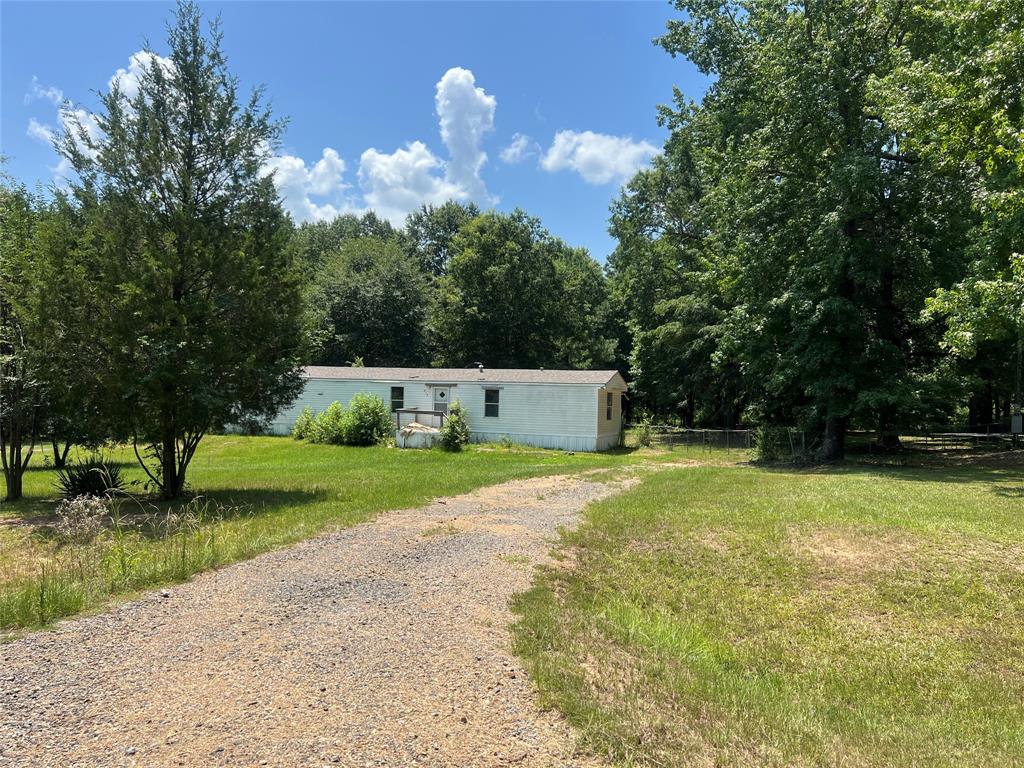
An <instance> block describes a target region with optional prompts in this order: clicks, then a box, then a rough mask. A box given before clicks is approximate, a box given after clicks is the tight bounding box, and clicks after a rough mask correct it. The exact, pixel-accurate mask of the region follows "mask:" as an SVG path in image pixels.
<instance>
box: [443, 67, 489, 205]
mask: <svg viewBox="0 0 1024 768" xmlns="http://www.w3.org/2000/svg"><path fill="white" fill-rule="evenodd" d="M434 103H435V105H436V108H437V116H438V118H439V120H440V127H441V141H443V142H444V144H445V146H446V147H447V148H448V155H449V160H448V162H447V163H446V166H445V175H446V177H447V179H448V181H449V182H451V183H452V184H455V185H457V186H458V187H459V188H460V189H461V190H462V191H463V192H464V193H465V195H466V196H468V197H469V198H471V199H473V200H478V201H486V200H487V199H488V198H487V189H486V187H485V186H484V182H483V179H481V178H480V169H481V168H483V165H484V163H486V162H487V153H486V152H484V151H483V150H482V149H481V148H480V144H481V142H482V141H483V138H484V134H485V133H487V132H489V131H491V130H493V129H494V111H495V109H496V108H497V106H498V102H497V99H495V98H494V97H493V96H491V95H489V94H487V93H486V92H485V91H484V89H483V88H479V87H477V85H476V78H475V77H474V76H473V73H472V72H470V71H469V70H468V69H463V68H462V67H452V68H451V69H449V70H448V71H447V72H445V73H444V75H443V76H442V77H441V79H440V80H439V81H438V82H437V86H436V93H435V96H434Z"/></svg>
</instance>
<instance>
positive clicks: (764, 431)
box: [754, 424, 788, 461]
mask: <svg viewBox="0 0 1024 768" xmlns="http://www.w3.org/2000/svg"><path fill="white" fill-rule="evenodd" d="M787 440H788V435H787V430H785V429H783V428H782V427H771V426H768V425H766V424H761V425H759V426H758V427H757V428H756V429H755V430H754V456H755V458H756V459H757V460H758V461H779V460H780V459H783V458H786V457H787V455H788V454H787V452H786V445H787Z"/></svg>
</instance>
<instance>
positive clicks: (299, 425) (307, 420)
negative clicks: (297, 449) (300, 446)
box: [292, 405, 314, 440]
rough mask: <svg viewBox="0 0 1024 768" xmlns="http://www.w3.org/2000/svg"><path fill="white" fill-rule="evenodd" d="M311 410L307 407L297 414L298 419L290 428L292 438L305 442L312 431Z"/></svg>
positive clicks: (312, 418) (312, 419)
mask: <svg viewBox="0 0 1024 768" xmlns="http://www.w3.org/2000/svg"><path fill="white" fill-rule="evenodd" d="M313 421H314V416H313V409H312V408H310V407H309V406H308V405H307V406H306V407H305V408H303V409H302V411H301V412H300V413H299V417H298V418H297V419H296V420H295V424H294V425H293V426H292V437H294V438H295V439H296V440H305V439H306V438H307V437H309V433H310V432H311V431H312V429H313Z"/></svg>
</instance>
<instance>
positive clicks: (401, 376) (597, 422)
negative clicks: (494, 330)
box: [271, 366, 626, 451]
mask: <svg viewBox="0 0 1024 768" xmlns="http://www.w3.org/2000/svg"><path fill="white" fill-rule="evenodd" d="M305 373H306V379H307V381H306V386H305V389H304V390H303V392H302V394H301V395H300V396H299V398H298V399H297V400H296V401H295V402H294V403H292V405H291V406H289V407H288V408H286V409H285V410H283V411H282V412H281V413H279V414H278V415H277V417H276V418H275V419H274V420H273V421H272V422H271V430H272V431H273V432H275V433H277V434H287V433H288V432H290V431H291V428H292V425H293V424H294V423H295V419H296V418H297V417H298V415H299V413H300V412H301V411H302V409H303V408H306V407H309V408H311V409H312V410H313V412H314V413H320V412H321V411H323V410H324V409H325V408H327V406H329V405H330V404H331V403H333V402H334V401H338V402H339V403H341V404H342V405H343V406H347V405H348V402H349V401H350V400H351V399H352V397H353V396H354V395H355V394H356V393H358V392H369V393H372V394H375V395H378V396H379V397H380V398H381V399H382V400H384V402H385V403H388V404H390V406H391V410H392V412H394V411H395V410H396V409H413V408H414V409H418V410H420V411H435V410H444V411H446V410H447V406H448V403H451V402H454V401H456V400H457V401H459V402H460V403H461V404H462V406H463V408H464V409H465V413H466V419H467V421H468V422H469V428H470V430H471V431H472V440H473V441H474V442H497V441H500V440H501V439H502V438H504V437H507V438H509V439H510V440H512V441H513V442H516V443H522V444H524V445H535V446H539V447H543V448H562V449H564V450H569V451H603V450H606V449H608V448H613V447H615V446H617V445H618V444H619V442H620V440H621V434H622V394H623V392H625V391H626V382H625V381H624V380H623V378H622V376H620V375H619V373H618V372H617V371H548V370H527V369H512V368H505V369H501V368H491V369H488V368H481V369H478V368H335V367H327V366H311V367H308V368H306V369H305ZM410 416H411V415H410V414H402V424H403V425H405V424H406V423H408V421H409V420H410ZM396 425H397V422H396Z"/></svg>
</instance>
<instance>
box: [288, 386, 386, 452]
mask: <svg viewBox="0 0 1024 768" xmlns="http://www.w3.org/2000/svg"><path fill="white" fill-rule="evenodd" d="M307 410H308V409H307ZM307 416H308V418H310V419H311V421H308V422H305V423H304V425H303V428H302V434H303V436H304V437H305V439H307V440H309V442H311V443H325V444H328V445H362V446H366V445H379V444H380V443H383V442H385V441H386V440H387V439H388V437H389V436H390V435H391V432H392V430H393V429H394V427H393V424H392V421H391V411H390V410H389V408H388V406H387V404H386V403H385V402H384V401H383V400H381V399H380V398H379V397H378V396H377V395H374V394H370V393H367V392H357V393H356V394H355V395H354V396H353V397H352V400H351V401H349V404H348V408H347V409H346V408H344V407H343V406H342V405H341V403H339V402H337V401H335V402H333V403H331V404H330V405H329V406H327V408H325V409H324V410H323V411H321V412H320V413H319V414H318V415H317V416H316V418H312V411H310V412H309V414H308V415H307V414H306V413H305V411H303V413H302V414H300V415H299V419H298V420H296V423H295V426H296V431H293V432H292V434H293V435H294V436H295V437H296V438H297V439H300V440H301V439H303V437H300V436H299V435H298V434H297V431H298V427H299V422H300V421H302V420H303V419H304V417H307Z"/></svg>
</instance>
